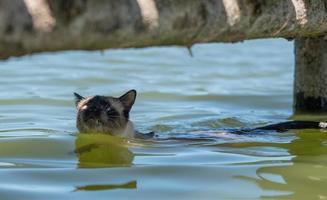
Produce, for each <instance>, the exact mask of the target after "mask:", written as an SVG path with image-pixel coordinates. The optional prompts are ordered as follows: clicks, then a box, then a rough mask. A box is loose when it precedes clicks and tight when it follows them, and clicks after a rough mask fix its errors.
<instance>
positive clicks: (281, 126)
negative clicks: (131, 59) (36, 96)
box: [74, 90, 327, 139]
mask: <svg viewBox="0 0 327 200" xmlns="http://www.w3.org/2000/svg"><path fill="white" fill-rule="evenodd" d="M74 95H75V103H76V107H77V109H78V113H77V120H76V123H77V128H78V130H79V131H80V132H82V133H105V134H110V135H117V136H121V137H126V138H140V139H148V138H152V137H153V136H154V133H153V132H151V133H147V134H143V133H139V132H137V131H135V129H134V125H133V123H132V122H131V121H130V120H129V112H130V110H131V108H132V106H133V105H134V102H135V99H136V91H135V90H130V91H128V92H126V93H125V94H124V95H122V96H120V97H117V98H116V97H112V96H99V95H96V96H90V97H83V96H81V95H79V94H77V93H74ZM325 128H327V123H325V122H313V121H287V122H282V123H277V124H271V125H267V126H262V127H257V128H249V129H239V130H232V131H231V132H232V133H237V134H246V133H249V132H256V131H261V130H262V131H264V130H269V131H278V132H283V131H287V130H290V129H325Z"/></svg>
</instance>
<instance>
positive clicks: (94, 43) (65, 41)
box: [0, 0, 327, 59]
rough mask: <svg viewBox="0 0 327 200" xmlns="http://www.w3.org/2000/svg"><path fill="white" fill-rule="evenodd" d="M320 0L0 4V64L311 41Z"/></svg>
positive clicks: (319, 30)
mask: <svg viewBox="0 0 327 200" xmlns="http://www.w3.org/2000/svg"><path fill="white" fill-rule="evenodd" d="M326 8H327V1H325V0H187V1H185V0H119V1H118V0H105V1H104V0H69V1H67V0H0V59H4V58H8V57H10V56H19V55H25V54H30V53H35V52H43V51H60V50H73V49H84V50H98V49H107V48H126V47H146V46H159V45H183V46H191V45H193V44H195V43H207V42H238V41H242V40H246V39H255V38H274V37H284V38H295V37H318V36H323V35H326V33H327V12H326Z"/></svg>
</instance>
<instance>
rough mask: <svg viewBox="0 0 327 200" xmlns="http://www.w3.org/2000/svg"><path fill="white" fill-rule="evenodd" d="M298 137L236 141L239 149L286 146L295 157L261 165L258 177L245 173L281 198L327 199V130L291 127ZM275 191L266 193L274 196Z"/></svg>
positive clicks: (279, 147) (248, 179)
mask: <svg viewBox="0 0 327 200" xmlns="http://www.w3.org/2000/svg"><path fill="white" fill-rule="evenodd" d="M292 132H293V133H294V134H295V135H296V137H297V138H296V139H294V140H293V141H291V142H289V143H274V142H269V143H268V142H263V143H256V142H252V143H242V144H241V143H237V144H230V145H226V146H228V147H232V148H236V149H239V148H241V149H251V148H256V147H261V148H267V147H273V148H278V149H285V150H286V151H287V152H288V154H289V155H290V156H292V158H291V159H290V160H289V161H286V162H275V163H274V164H273V165H267V166H263V167H259V168H258V169H257V170H256V173H257V175H258V177H256V178H254V177H251V178H250V177H246V178H245V177H242V179H244V180H247V181H250V182H254V183H256V184H257V185H259V186H260V187H261V188H262V189H264V190H270V191H278V192H280V193H281V195H278V199H327V191H326V190H325V188H326V187H327V156H326V155H327V146H326V145H327V134H326V132H325V131H323V130H322V131H319V130H297V131H292ZM275 198H276V195H271V196H263V199H275Z"/></svg>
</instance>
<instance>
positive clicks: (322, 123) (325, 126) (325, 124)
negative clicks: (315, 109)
mask: <svg viewBox="0 0 327 200" xmlns="http://www.w3.org/2000/svg"><path fill="white" fill-rule="evenodd" d="M319 127H320V128H327V122H319Z"/></svg>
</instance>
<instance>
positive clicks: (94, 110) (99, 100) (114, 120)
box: [74, 90, 136, 134]
mask: <svg viewBox="0 0 327 200" xmlns="http://www.w3.org/2000/svg"><path fill="white" fill-rule="evenodd" d="M74 95H75V104H76V107H77V109H78V113H77V128H78V130H79V131H80V132H100V133H111V134H115V133H117V132H118V131H119V130H122V129H124V128H125V126H126V124H127V123H128V119H129V112H130V110H131V108H132V106H133V104H134V102H135V98H136V91H135V90H130V91H128V92H126V93H125V94H124V95H122V96H120V97H118V98H116V97H111V96H99V95H96V96H91V97H83V96H81V95H79V94H77V93H74Z"/></svg>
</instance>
